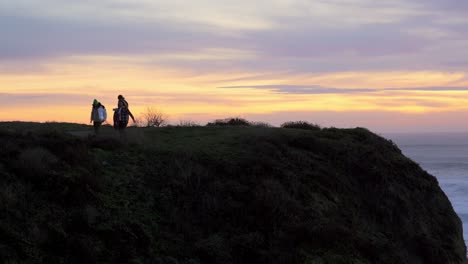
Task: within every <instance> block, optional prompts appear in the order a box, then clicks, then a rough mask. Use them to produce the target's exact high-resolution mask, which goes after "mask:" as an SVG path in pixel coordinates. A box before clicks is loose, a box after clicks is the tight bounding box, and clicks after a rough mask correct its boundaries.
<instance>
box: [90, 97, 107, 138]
mask: <svg viewBox="0 0 468 264" xmlns="http://www.w3.org/2000/svg"><path fill="white" fill-rule="evenodd" d="M106 119H107V112H106V107H105V106H104V105H102V104H101V103H100V102H99V101H98V100H96V99H94V101H93V107H92V108H91V121H90V123H91V122H94V124H93V126H94V134H95V135H96V136H97V135H98V134H99V129H100V128H101V125H102V123H103V122H104V121H106Z"/></svg>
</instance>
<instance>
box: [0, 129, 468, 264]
mask: <svg viewBox="0 0 468 264" xmlns="http://www.w3.org/2000/svg"><path fill="white" fill-rule="evenodd" d="M240 123H242V122H241V121H239V122H237V123H236V124H240ZM30 125H31V126H29V125H25V124H24V123H0V146H1V148H0V212H1V213H0V262H1V263H172V264H176V263H186V264H189V263H190V264H196V263H208V264H209V263H288V264H289V263H308V264H312V263H314V264H325V263H327V264H328V263H330V264H332V263H333V264H340V263H355V264H364V263H369V264H371V263H408V264H422V263H434V264H436V263H461V262H462V261H463V260H464V258H465V254H466V248H465V244H464V241H463V238H462V230H461V222H460V220H459V218H458V217H457V215H456V214H455V213H454V211H453V209H452V207H451V205H450V202H449V201H448V199H447V198H446V196H445V195H444V193H443V192H442V191H441V189H440V188H439V186H438V183H437V181H436V179H435V178H434V177H433V176H431V175H429V174H427V173H426V172H425V171H423V170H421V168H420V167H419V166H418V165H417V164H415V163H414V162H412V161H411V160H409V159H408V158H406V157H404V156H403V155H402V154H401V151H400V150H399V149H398V148H397V146H395V145H394V144H393V143H392V142H390V141H387V140H385V139H383V138H381V137H379V136H377V135H375V134H373V133H371V132H369V131H368V130H366V129H363V128H356V129H335V128H330V129H327V128H324V129H313V130H303V129H283V128H267V127H251V126H209V127H166V128H130V129H129V131H128V133H129V138H130V139H132V140H130V139H129V140H130V142H129V144H121V143H120V142H119V141H117V140H116V139H115V138H114V137H113V136H112V132H113V131H112V130H111V129H110V128H106V127H105V128H103V135H102V136H101V137H98V138H92V137H91V138H89V137H83V138H79V137H75V136H72V135H70V134H69V133H67V132H64V131H67V130H76V129H78V128H81V129H83V127H81V126H79V125H73V124H62V125H61V124H30ZM31 128H32V129H31Z"/></svg>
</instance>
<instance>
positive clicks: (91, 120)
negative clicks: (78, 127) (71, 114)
mask: <svg viewBox="0 0 468 264" xmlns="http://www.w3.org/2000/svg"><path fill="white" fill-rule="evenodd" d="M93 111H94V108H91V117H90V118H89V120H90V121H89V122H90V123H91V122H93Z"/></svg>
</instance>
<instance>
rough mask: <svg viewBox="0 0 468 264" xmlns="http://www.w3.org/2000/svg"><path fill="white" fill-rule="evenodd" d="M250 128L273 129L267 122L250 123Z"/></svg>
mask: <svg viewBox="0 0 468 264" xmlns="http://www.w3.org/2000/svg"><path fill="white" fill-rule="evenodd" d="M251 125H252V126H254V127H265V128H269V127H273V126H272V125H270V124H268V123H267V122H261V121H260V122H252V123H251Z"/></svg>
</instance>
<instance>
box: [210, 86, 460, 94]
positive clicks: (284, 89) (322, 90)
mask: <svg viewBox="0 0 468 264" xmlns="http://www.w3.org/2000/svg"><path fill="white" fill-rule="evenodd" d="M218 88H220V89H259V90H270V91H273V92H275V93H281V94H356V93H377V92H387V91H425V92H454V91H456V92H465V91H466V92H468V87H403V88H379V89H373V88H360V89H353V88H334V87H323V86H320V85H287V84H285V85H281V84H279V85H238V86H220V87H218Z"/></svg>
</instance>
